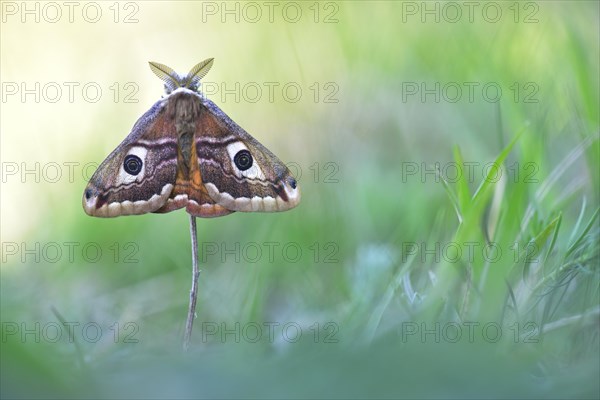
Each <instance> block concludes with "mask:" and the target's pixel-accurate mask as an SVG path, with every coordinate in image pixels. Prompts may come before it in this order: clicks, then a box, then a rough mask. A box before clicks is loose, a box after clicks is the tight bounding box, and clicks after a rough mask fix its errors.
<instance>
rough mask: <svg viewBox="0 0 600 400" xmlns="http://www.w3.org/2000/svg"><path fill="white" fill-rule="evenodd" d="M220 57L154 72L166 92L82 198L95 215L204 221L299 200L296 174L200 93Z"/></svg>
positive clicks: (277, 207)
mask: <svg viewBox="0 0 600 400" xmlns="http://www.w3.org/2000/svg"><path fill="white" fill-rule="evenodd" d="M212 63H213V59H212V58H211V59H207V60H205V61H202V62H200V63H198V64H197V65H195V66H194V67H193V68H192V69H191V70H190V72H189V73H188V74H187V75H179V74H177V73H176V72H175V71H173V70H172V69H171V68H169V67H167V66H166V65H164V64H160V63H154V62H151V63H150V67H151V69H152V71H153V72H154V73H155V74H156V75H157V76H158V77H159V78H160V79H161V80H163V81H164V83H165V95H164V96H163V98H161V99H160V100H158V101H157V102H156V103H154V105H153V106H152V107H151V108H150V109H149V110H148V111H146V113H144V115H142V116H141V117H140V118H139V119H138V120H137V122H136V123H135V124H134V126H133V128H132V130H131V133H129V135H128V136H127V137H126V138H125V140H123V142H122V143H121V144H120V145H119V146H117V148H116V149H115V150H113V152H112V153H110V154H109V156H108V157H107V158H106V160H104V161H103V162H102V164H100V166H99V167H98V169H97V170H96V172H95V173H94V175H93V176H92V178H91V179H90V181H89V183H88V185H87V187H86V188H85V191H84V194H83V208H84V210H85V212H86V213H87V214H88V215H92V216H96V217H117V216H120V215H132V214H145V213H150V212H156V213H165V212H169V211H173V210H177V209H180V208H184V207H185V209H186V211H187V212H188V213H190V214H191V215H194V216H197V217H206V218H210V217H219V216H223V215H227V214H230V213H232V212H235V211H285V210H289V209H291V208H293V207H295V206H296V205H298V203H299V202H300V189H299V187H298V186H297V182H296V180H295V179H294V177H293V176H292V174H291V173H290V171H289V169H288V168H287V167H286V166H285V164H283V163H282V162H281V161H280V160H279V159H278V158H277V157H276V156H275V155H274V154H273V153H272V152H271V151H269V150H268V149H267V148H266V147H264V146H263V145H262V144H260V143H259V142H258V141H257V140H256V139H254V138H253V137H252V136H250V134H248V133H247V132H246V131H245V130H244V129H242V128H241V127H240V126H239V125H237V124H236V123H235V122H234V121H233V120H232V119H231V118H229V116H228V115H227V114H225V113H224V112H223V111H222V110H221V109H220V108H219V107H218V106H217V105H216V104H215V103H213V102H212V101H210V100H209V99H207V98H205V96H203V95H202V93H201V92H200V79H201V78H202V77H204V76H205V75H206V73H207V72H208V70H209V69H210V67H211V66H212Z"/></svg>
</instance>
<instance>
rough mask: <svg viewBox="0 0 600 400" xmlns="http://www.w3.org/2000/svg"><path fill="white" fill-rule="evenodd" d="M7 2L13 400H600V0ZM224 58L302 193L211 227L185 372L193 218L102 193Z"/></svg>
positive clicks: (211, 80)
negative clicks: (174, 95) (276, 210)
mask: <svg viewBox="0 0 600 400" xmlns="http://www.w3.org/2000/svg"><path fill="white" fill-rule="evenodd" d="M1 7H2V25H1V39H0V45H1V50H0V55H1V59H0V68H1V81H2V103H1V110H0V121H1V122H0V123H1V127H0V128H1V157H2V160H1V165H2V190H1V218H2V225H1V235H2V239H1V241H2V255H1V256H2V267H1V270H0V272H1V294H0V296H1V297H0V299H1V307H0V311H1V321H2V342H1V353H2V354H1V360H2V361H1V367H2V372H1V380H2V381H1V391H2V397H3V398H34V397H61V398H70V397H73V398H84V397H89V398H115V397H119V398H134V397H145V398H199V397H210V398H216V397H227V398H254V397H277V398H280V397H292V398H298V397H302V398H305V397H318V398H323V397H338V398H339V397H344V398H347V397H351V398H356V397H361V398H362V397H394V398H397V397H461V398H466V397H476V398H479V397H483V396H486V397H503V398H506V397H519V398H523V397H536V398H539V397H548V398H552V397H554V398H565V397H577V398H587V397H589V398H598V397H599V396H600V388H599V381H598V375H599V373H600V371H599V369H600V367H599V357H600V354H599V335H598V330H599V315H600V308H599V293H598V290H599V287H600V285H599V283H600V277H599V275H600V271H599V266H598V264H599V257H598V248H599V246H598V233H599V228H598V220H597V212H598V211H597V210H598V200H599V193H598V190H599V176H598V174H599V173H598V171H599V161H600V158H599V154H600V153H599V145H598V132H599V122H600V115H599V59H600V54H599V52H600V50H599V49H600V43H599V36H598V31H599V11H600V10H599V5H598V2H595V1H589V2H587V1H577V2H567V1H551V2H550V1H548V2H546V1H543V2H542V1H539V2H492V3H487V2H473V4H472V5H465V4H464V3H460V2H459V3H453V2H392V1H345V2H319V3H317V2H296V3H293V2H292V3H288V2H272V3H269V4H266V3H263V2H256V3H242V2H199V1H181V2H162V1H134V2H97V3H89V2H76V4H75V5H74V6H73V8H72V9H71V8H69V7H70V6H65V5H63V4H62V3H46V2H25V3H22V2H9V1H3V2H1ZM28 10H29V11H28ZM209 57H214V58H215V63H214V66H213V68H212V70H211V71H210V73H209V74H208V75H207V77H206V78H205V79H204V81H205V85H204V88H205V90H206V95H207V96H208V97H209V98H211V99H212V100H213V101H215V103H217V104H218V105H219V106H220V107H221V108H222V109H223V110H224V111H225V112H226V113H227V114H228V115H229V116H230V117H231V118H233V119H234V120H235V121H236V122H237V123H238V124H240V125H241V126H242V127H244V128H245V129H246V130H247V131H248V132H250V133H251V134H252V135H253V136H255V137H256V138H257V139H258V140H259V141H261V142H262V143H263V144H264V145H265V146H267V147H268V148H269V149H270V150H272V151H273V152H274V153H275V154H277V155H278V157H279V158H281V159H282V160H283V161H284V162H286V163H289V165H290V167H291V168H292V170H293V171H294V173H295V174H296V176H297V178H298V180H299V182H300V186H301V189H302V196H303V199H302V202H301V204H300V205H299V207H297V208H296V209H294V210H292V211H289V212H286V213H281V214H242V213H236V214H233V215H230V216H227V217H224V218H218V219H212V220H207V219H202V220H199V221H198V230H199V232H198V233H199V241H200V251H201V256H200V261H201V269H202V273H201V276H200V294H199V300H198V307H197V319H196V322H195V327H194V335H193V339H192V340H193V342H192V346H191V349H190V351H189V352H188V353H187V354H184V353H183V352H182V350H181V344H182V336H183V328H184V323H185V317H186V313H187V304H188V291H189V288H190V285H191V279H190V278H191V254H190V238H189V226H188V217H187V216H186V214H185V212H183V211H179V212H173V213H169V214H164V215H157V214H150V215H144V216H134V217H121V218H116V219H97V218H91V217H88V216H87V215H85V213H84V212H83V209H82V207H81V196H82V192H83V189H84V187H85V184H86V182H87V178H89V176H91V173H92V172H93V170H94V168H95V166H97V165H98V164H99V163H100V162H101V161H102V160H103V159H104V158H105V157H106V156H107V155H108V154H109V152H110V151H112V150H113V149H114V148H115V147H116V146H117V145H118V144H119V143H120V142H121V140H122V139H123V138H124V137H125V136H126V135H127V134H128V132H129V130H130V129H131V126H132V125H133V123H134V122H135V120H136V119H137V118H138V117H139V116H140V115H141V114H142V113H143V112H145V111H146V110H147V109H148V108H149V107H150V106H151V105H152V104H153V103H154V102H155V101H156V100H157V99H158V98H159V97H160V96H161V94H162V85H161V83H160V81H158V80H157V79H156V77H155V76H154V75H153V74H152V73H151V71H150V69H149V68H148V65H147V62H148V61H158V62H161V63H164V64H167V65H169V66H171V67H172V68H174V69H175V70H177V71H180V72H182V73H184V72H187V70H188V69H189V68H191V66H193V65H194V64H196V63H197V62H199V61H201V60H203V59H205V58H209ZM36 85H37V86H36ZM270 87H272V88H273V91H272V92H270V91H269V88H270ZM71 88H72V89H71ZM98 88H99V89H100V91H98ZM257 88H260V89H261V91H260V92H259V91H257ZM470 88H473V91H472V92H471V91H470ZM498 88H499V89H500V92H499V91H498ZM457 90H460V91H457ZM489 163H493V164H491V165H495V166H497V167H498V168H491V169H490V168H486V167H485V166H486V165H490V164H489ZM457 171H458V172H459V173H458V175H457ZM469 171H471V172H472V173H471V174H470V173H469ZM460 172H461V173H460ZM469 249H474V250H473V251H472V252H469Z"/></svg>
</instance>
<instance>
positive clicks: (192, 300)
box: [183, 215, 200, 351]
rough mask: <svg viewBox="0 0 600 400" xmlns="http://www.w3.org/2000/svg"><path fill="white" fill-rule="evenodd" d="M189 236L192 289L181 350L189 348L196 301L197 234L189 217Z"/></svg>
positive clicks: (193, 219) (198, 273) (193, 220)
mask: <svg viewBox="0 0 600 400" xmlns="http://www.w3.org/2000/svg"><path fill="white" fill-rule="evenodd" d="M190 235H191V236H192V289H191V290H190V306H189V308H188V315H187V322H186V324H185V336H184V338H183V350H184V351H187V350H188V348H189V347H190V339H191V337H192V328H193V326H194V318H195V317H196V300H197V299H198V277H199V276H200V270H199V269H198V234H197V232H196V217H194V216H193V215H190Z"/></svg>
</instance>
